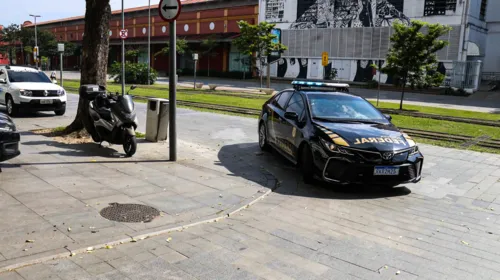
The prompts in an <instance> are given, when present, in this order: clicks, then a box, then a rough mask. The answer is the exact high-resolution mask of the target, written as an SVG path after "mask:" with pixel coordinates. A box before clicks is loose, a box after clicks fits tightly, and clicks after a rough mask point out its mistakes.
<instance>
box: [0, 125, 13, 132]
mask: <svg viewBox="0 0 500 280" xmlns="http://www.w3.org/2000/svg"><path fill="white" fill-rule="evenodd" d="M0 131H3V132H10V131H15V128H13V127H11V126H9V125H6V126H0Z"/></svg>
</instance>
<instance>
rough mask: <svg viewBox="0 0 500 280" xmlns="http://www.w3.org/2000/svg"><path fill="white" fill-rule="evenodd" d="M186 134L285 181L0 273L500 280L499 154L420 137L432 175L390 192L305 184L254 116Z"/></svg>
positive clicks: (214, 122) (199, 122)
mask: <svg viewBox="0 0 500 280" xmlns="http://www.w3.org/2000/svg"><path fill="white" fill-rule="evenodd" d="M74 99H75V98H73V97H71V96H70V100H71V101H74ZM72 106H73V107H74V103H73V105H72ZM137 106H138V110H139V111H140V112H141V111H142V112H143V111H144V104H138V105H137ZM70 107H71V106H70ZM69 114H70V115H71V114H72V110H69ZM142 114H143V113H142ZM56 119H57V118H42V119H40V120H43V122H46V123H44V125H46V124H50V122H51V120H52V121H54V120H56ZM69 119H70V118H68V120H69ZM179 134H180V138H181V139H182V140H189V141H190V142H192V143H199V144H202V145H204V146H206V147H210V148H212V149H213V150H216V152H217V164H219V165H220V166H222V167H224V168H226V169H227V170H228V174H231V176H234V177H241V178H246V179H249V180H252V176H250V175H249V174H247V170H245V169H242V168H238V166H235V165H234V160H230V159H231V158H233V159H234V157H240V158H242V159H246V158H250V157H252V158H253V160H254V162H253V164H254V165H259V166H262V167H263V168H265V169H267V170H270V171H271V172H272V173H273V174H274V175H275V176H276V177H277V178H278V179H279V180H280V181H281V186H280V187H279V188H278V189H277V190H276V192H274V193H272V194H271V195H269V196H268V197H266V198H265V199H264V200H263V201H260V202H258V203H256V204H254V205H253V206H251V207H249V208H248V209H245V210H244V211H243V212H240V213H239V214H237V215H235V216H232V217H230V218H228V219H225V220H223V221H219V222H217V223H211V224H205V225H199V226H196V227H192V228H189V229H185V230H183V231H180V232H172V233H169V234H164V235H161V236H158V237H153V238H150V239H145V240H141V241H139V242H136V243H130V244H123V245H118V246H117V247H115V248H113V249H108V250H99V251H95V252H93V253H92V254H81V255H76V256H73V257H71V258H67V259H58V260H54V261H46V262H44V263H41V264H36V265H33V266H28V267H25V268H21V269H18V270H16V271H11V272H8V273H4V274H0V279H27V280H28V279H367V280H371V279H491V280H493V279H499V278H500V253H499V251H500V250H499V249H500V242H499V237H500V217H499V214H498V213H499V211H500V156H498V155H492V154H485V153H477V152H470V151H458V150H454V149H447V148H441V147H434V146H429V145H422V146H421V149H422V151H423V152H424V154H425V155H426V159H425V164H424V178H423V180H422V182H420V183H419V184H412V185H405V186H401V187H399V188H396V189H394V190H392V191H385V192H384V191H381V190H377V189H375V188H372V187H370V186H365V187H362V188H353V189H350V188H349V189H346V188H338V187H332V186H326V185H322V184H320V185H315V186H311V185H304V184H302V183H301V181H300V178H298V176H297V172H296V171H295V169H294V168H293V167H292V166H290V165H289V164H287V163H286V162H284V160H283V159H281V158H280V157H279V156H278V155H276V154H273V153H266V154H264V155H261V156H260V155H256V154H255V152H257V151H258V147H257V143H256V141H255V139H256V130H255V120H254V119H246V118H240V117H232V116H224V115H215V114H210V113H201V112H192V111H189V110H180V111H179ZM139 148H140V147H139ZM165 178H166V179H167V178H168V175H165ZM0 234H1V233H0ZM49 277H51V278H49Z"/></svg>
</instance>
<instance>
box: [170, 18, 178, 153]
mask: <svg viewBox="0 0 500 280" xmlns="http://www.w3.org/2000/svg"><path fill="white" fill-rule="evenodd" d="M176 23H177V22H176V20H174V21H172V22H170V24H169V25H170V54H169V55H170V71H169V72H170V73H169V77H168V89H169V94H168V95H169V100H170V104H169V106H170V110H169V113H170V115H169V123H170V125H169V139H170V141H169V148H170V161H177V131H176V120H175V116H176V112H175V109H176V102H177V101H176V96H175V95H176V91H177V89H176V87H177V80H176V78H175V76H176V74H177V61H176V58H177V57H176V56H177V48H176V47H177V45H176V34H175V33H176Z"/></svg>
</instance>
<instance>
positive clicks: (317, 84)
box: [292, 81, 349, 92]
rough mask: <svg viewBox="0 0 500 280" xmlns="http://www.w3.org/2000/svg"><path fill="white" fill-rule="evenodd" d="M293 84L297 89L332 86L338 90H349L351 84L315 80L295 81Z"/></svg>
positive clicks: (331, 87)
mask: <svg viewBox="0 0 500 280" xmlns="http://www.w3.org/2000/svg"><path fill="white" fill-rule="evenodd" d="M292 85H293V87H294V88H295V89H297V90H300V89H303V88H330V89H333V90H337V91H343V92H349V84H344V83H325V82H315V81H293V82H292Z"/></svg>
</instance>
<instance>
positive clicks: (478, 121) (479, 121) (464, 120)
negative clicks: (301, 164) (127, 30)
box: [67, 88, 500, 127]
mask: <svg viewBox="0 0 500 280" xmlns="http://www.w3.org/2000/svg"><path fill="white" fill-rule="evenodd" d="M67 89H71V90H74V91H76V92H78V89H76V88H67ZM194 94H195V93H194ZM205 94H213V95H219V96H232V97H241V98H248V99H263V98H262V96H259V95H256V94H248V93H241V94H240V93H220V92H207V93H205ZM267 97H270V96H267ZM135 98H137V99H144V98H147V97H142V96H135ZM263 100H264V99H263ZM178 102H181V101H179V100H178ZM214 110H216V109H214ZM248 110H252V109H248ZM379 110H380V111H381V112H382V113H385V114H391V115H400V116H409V117H416V118H427V119H434V120H442V121H451V122H460V123H468V124H477V125H484V126H493V127H500V121H495V120H483V119H475V118H462V117H453V116H443V115H436V114H428V113H421V112H412V111H404V110H396V109H386V108H379ZM234 113H240V114H244V113H241V112H234Z"/></svg>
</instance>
